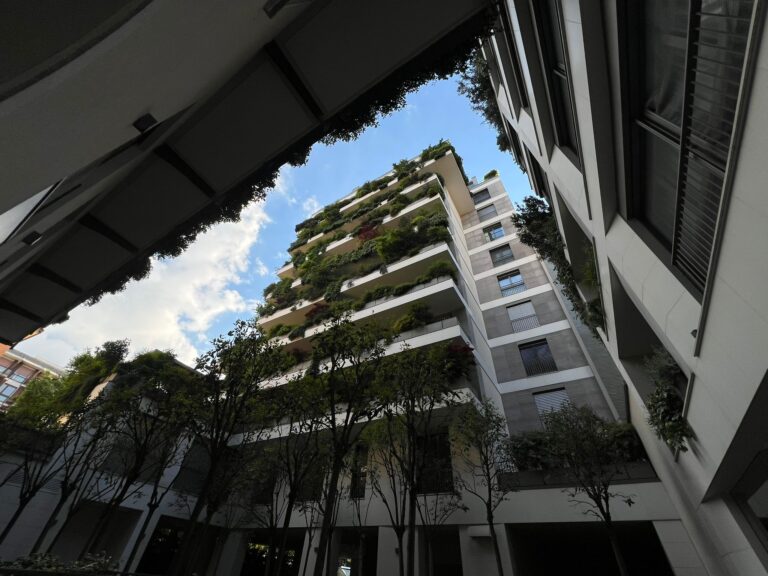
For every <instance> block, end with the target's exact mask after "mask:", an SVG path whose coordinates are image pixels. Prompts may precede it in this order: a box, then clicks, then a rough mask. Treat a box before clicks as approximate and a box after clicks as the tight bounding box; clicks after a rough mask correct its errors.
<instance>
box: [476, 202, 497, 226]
mask: <svg viewBox="0 0 768 576" xmlns="http://www.w3.org/2000/svg"><path fill="white" fill-rule="evenodd" d="M477 215H478V216H479V217H480V222H485V221H486V220H490V219H491V218H493V217H494V216H498V214H497V212H496V206H494V205H493V204H491V205H490V206H486V207H485V208H480V210H478V211H477Z"/></svg>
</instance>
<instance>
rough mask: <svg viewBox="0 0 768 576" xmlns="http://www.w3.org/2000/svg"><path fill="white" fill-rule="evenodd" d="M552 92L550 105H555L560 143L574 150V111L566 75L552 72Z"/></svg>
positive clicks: (575, 138)
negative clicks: (558, 121) (558, 120)
mask: <svg viewBox="0 0 768 576" xmlns="http://www.w3.org/2000/svg"><path fill="white" fill-rule="evenodd" d="M552 92H553V100H554V101H553V103H552V105H553V106H555V107H557V109H558V110H557V112H556V115H557V117H558V118H559V119H560V126H559V129H560V130H561V134H560V145H561V146H567V147H568V148H570V149H572V150H574V151H575V150H576V142H577V141H578V136H577V135H576V119H575V118H574V117H573V114H574V111H573V107H572V106H571V90H570V86H568V77H567V76H564V75H561V74H553V75H552Z"/></svg>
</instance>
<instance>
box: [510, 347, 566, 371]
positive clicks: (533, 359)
mask: <svg viewBox="0 0 768 576" xmlns="http://www.w3.org/2000/svg"><path fill="white" fill-rule="evenodd" d="M518 348H519V350H520V356H521V357H522V359H523V365H524V366H525V373H526V374H528V376H535V375H536V374H546V373H547V372H556V371H557V365H556V364H555V359H554V358H552V352H551V351H550V349H549V344H547V341H546V340H537V341H536V342H528V343H527V344H520V346H518Z"/></svg>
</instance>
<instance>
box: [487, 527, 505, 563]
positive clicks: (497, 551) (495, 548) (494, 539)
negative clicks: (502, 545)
mask: <svg viewBox="0 0 768 576" xmlns="http://www.w3.org/2000/svg"><path fill="white" fill-rule="evenodd" d="M488 528H489V529H490V531H491V542H492V543H493V553H494V554H495V555H496V571H497V572H498V573H499V576H504V566H503V565H502V563H501V550H500V549H499V539H498V536H497V535H496V529H495V527H494V525H493V514H492V513H490V514H489V515H488Z"/></svg>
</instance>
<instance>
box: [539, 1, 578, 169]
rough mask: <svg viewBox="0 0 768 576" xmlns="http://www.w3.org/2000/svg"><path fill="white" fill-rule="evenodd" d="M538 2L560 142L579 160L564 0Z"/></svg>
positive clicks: (554, 117) (542, 47)
mask: <svg viewBox="0 0 768 576" xmlns="http://www.w3.org/2000/svg"><path fill="white" fill-rule="evenodd" d="M534 6H535V7H536V12H537V14H536V24H537V27H538V33H539V41H540V43H541V54H542V58H543V64H544V73H545V76H546V80H547V87H548V88H549V99H550V107H551V109H552V121H553V123H554V125H555V136H556V140H557V145H558V146H559V147H560V148H561V149H563V150H564V151H567V152H569V153H570V155H571V157H572V158H573V159H574V160H575V161H576V162H577V163H579V146H578V135H577V131H576V112H575V110H574V107H573V97H572V95H571V83H570V79H569V77H568V61H567V58H566V44H565V34H564V28H563V25H562V22H563V20H562V15H561V14H560V9H561V8H560V0H540V1H537V2H534Z"/></svg>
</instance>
